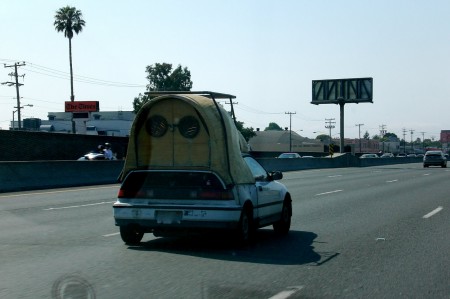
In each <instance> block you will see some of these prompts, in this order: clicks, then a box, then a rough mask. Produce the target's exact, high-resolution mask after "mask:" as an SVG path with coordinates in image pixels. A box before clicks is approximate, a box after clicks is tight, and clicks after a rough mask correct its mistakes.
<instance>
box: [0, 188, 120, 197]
mask: <svg viewBox="0 0 450 299" xmlns="http://www.w3.org/2000/svg"><path fill="white" fill-rule="evenodd" d="M118 186H120V185H113V186H107V187H95V188H78V189H67V190H58V191H42V192H33V193H21V194H10V195H0V198H2V197H20V196H24V197H25V196H29V195H41V194H58V193H66V192H77V191H88V190H98V189H109V188H118ZM23 192H24V191H23Z"/></svg>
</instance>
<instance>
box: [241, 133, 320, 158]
mask: <svg viewBox="0 0 450 299" xmlns="http://www.w3.org/2000/svg"><path fill="white" fill-rule="evenodd" d="M255 133H256V136H255V137H253V138H251V139H250V140H249V142H248V143H249V145H250V148H251V150H252V151H255V152H302V153H323V151H324V146H323V143H322V142H320V141H319V140H315V139H309V138H306V137H302V136H300V135H299V134H297V133H296V132H290V131H288V130H285V131H278V130H269V131H256V132H255Z"/></svg>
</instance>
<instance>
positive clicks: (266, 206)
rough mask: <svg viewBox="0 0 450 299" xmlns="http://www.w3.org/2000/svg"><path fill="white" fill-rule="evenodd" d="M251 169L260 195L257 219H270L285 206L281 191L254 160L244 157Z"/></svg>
mask: <svg viewBox="0 0 450 299" xmlns="http://www.w3.org/2000/svg"><path fill="white" fill-rule="evenodd" d="M244 160H245V162H246V163H247V165H248V167H249V168H250V170H251V172H252V174H253V176H254V178H255V181H256V183H255V184H256V190H257V194H258V202H257V206H256V207H257V215H258V216H257V217H258V218H260V219H264V218H269V217H270V216H272V215H274V214H277V213H279V212H280V210H281V207H282V205H283V201H282V198H281V190H280V188H279V186H278V184H277V183H276V182H275V181H273V180H270V179H269V174H268V173H267V171H266V170H265V169H264V167H262V166H261V164H259V163H258V161H256V160H255V159H254V158H252V157H250V156H247V157H244Z"/></svg>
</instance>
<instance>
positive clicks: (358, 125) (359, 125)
mask: <svg viewBox="0 0 450 299" xmlns="http://www.w3.org/2000/svg"><path fill="white" fill-rule="evenodd" d="M355 126H357V127H359V153H361V152H362V151H361V126H364V124H356V125H355Z"/></svg>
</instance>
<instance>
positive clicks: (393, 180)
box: [386, 180, 398, 183]
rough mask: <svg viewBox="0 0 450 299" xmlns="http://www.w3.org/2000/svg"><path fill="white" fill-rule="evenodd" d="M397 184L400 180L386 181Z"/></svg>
mask: <svg viewBox="0 0 450 299" xmlns="http://www.w3.org/2000/svg"><path fill="white" fill-rule="evenodd" d="M395 182H398V180H392V181H386V183H395Z"/></svg>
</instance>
